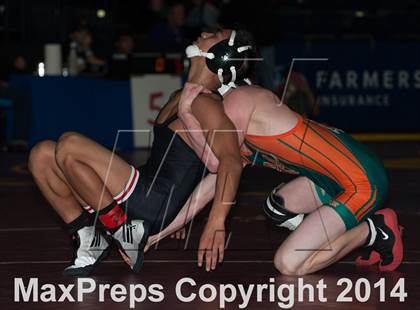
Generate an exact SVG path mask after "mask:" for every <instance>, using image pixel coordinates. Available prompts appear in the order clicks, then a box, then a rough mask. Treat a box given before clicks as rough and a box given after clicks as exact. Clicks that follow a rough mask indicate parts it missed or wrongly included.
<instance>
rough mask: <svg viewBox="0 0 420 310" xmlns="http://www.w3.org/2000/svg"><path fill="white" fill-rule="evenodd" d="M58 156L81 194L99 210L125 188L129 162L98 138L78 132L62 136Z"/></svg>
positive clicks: (61, 164)
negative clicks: (102, 143)
mask: <svg viewBox="0 0 420 310" xmlns="http://www.w3.org/2000/svg"><path fill="white" fill-rule="evenodd" d="M55 158H56V161H57V164H58V166H59V167H60V169H61V170H62V171H63V174H64V175H65V177H66V179H67V180H68V182H69V183H70V184H71V186H72V187H73V188H74V190H75V191H76V192H77V193H78V195H80V197H82V198H83V200H84V201H86V202H87V203H88V204H89V205H91V206H92V207H95V208H96V209H102V208H104V207H106V206H108V205H109V204H110V203H111V202H112V201H113V197H115V196H117V195H118V194H119V193H120V192H121V191H122V190H123V189H124V187H125V185H126V182H127V180H128V179H129V177H130V174H131V166H130V165H129V164H128V163H126V162H125V161H124V160H122V159H121V158H120V157H118V156H117V155H115V154H113V153H112V152H111V151H109V150H108V149H106V148H105V147H103V146H101V145H99V144H98V143H96V142H95V141H93V140H91V139H89V138H87V137H84V136H82V135H80V134H78V133H75V132H69V133H66V134H64V135H62V136H61V138H60V139H59V141H58V143H57V147H56V156H55ZM102 192H103V196H102V201H101V202H100V201H99V199H100V198H101V194H102ZM99 203H100V205H99Z"/></svg>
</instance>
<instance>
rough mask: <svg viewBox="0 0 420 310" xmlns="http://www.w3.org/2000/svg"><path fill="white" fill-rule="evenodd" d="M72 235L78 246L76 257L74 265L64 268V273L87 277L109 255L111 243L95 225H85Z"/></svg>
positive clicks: (76, 246) (65, 274)
mask: <svg viewBox="0 0 420 310" xmlns="http://www.w3.org/2000/svg"><path fill="white" fill-rule="evenodd" d="M72 237H73V241H74V242H75V248H76V252H75V259H74V261H73V265H71V266H69V267H67V268H66V269H64V271H63V275H64V276H72V277H87V276H88V275H90V274H91V273H92V272H93V270H94V269H95V267H96V266H97V265H98V264H99V263H100V262H101V261H102V260H103V259H104V258H105V257H106V256H107V255H108V252H109V243H108V241H107V239H106V238H105V237H104V236H103V235H102V233H100V232H99V231H96V229H95V227H94V226H85V227H83V228H81V229H79V230H78V231H77V232H76V233H75V234H74V235H73V236H72Z"/></svg>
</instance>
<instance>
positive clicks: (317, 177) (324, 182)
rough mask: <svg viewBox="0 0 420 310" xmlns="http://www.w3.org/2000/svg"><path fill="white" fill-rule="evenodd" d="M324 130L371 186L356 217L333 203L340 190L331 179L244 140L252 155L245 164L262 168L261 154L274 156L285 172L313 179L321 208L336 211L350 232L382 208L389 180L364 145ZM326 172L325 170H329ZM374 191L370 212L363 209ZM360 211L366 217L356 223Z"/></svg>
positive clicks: (346, 136) (376, 159) (340, 134)
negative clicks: (346, 154) (356, 163)
mask: <svg viewBox="0 0 420 310" xmlns="http://www.w3.org/2000/svg"><path fill="white" fill-rule="evenodd" d="M326 129H327V130H329V131H330V133H331V134H333V135H334V136H335V138H336V139H338V140H339V141H340V142H341V143H343V145H344V146H345V147H346V148H347V149H348V150H349V152H350V153H352V154H353V155H354V157H355V158H356V160H357V161H358V163H359V164H360V165H361V166H362V168H363V169H364V170H365V172H366V176H367V179H368V180H369V183H370V184H371V187H372V192H371V195H370V197H369V199H368V200H367V201H366V202H365V203H364V204H363V206H361V207H360V208H359V209H358V210H356V212H355V214H353V213H352V212H351V211H350V210H349V209H348V208H347V207H346V205H345V204H342V203H339V202H337V201H335V200H334V198H333V197H335V196H337V195H339V194H340V193H342V192H343V188H342V187H341V186H340V185H339V184H338V183H337V182H336V181H334V180H333V179H332V178H331V177H329V176H327V175H324V174H321V173H319V172H317V171H314V170H312V169H309V168H306V167H303V166H297V165H296V164H292V163H290V162H287V158H281V157H279V156H276V155H275V154H271V153H270V152H268V151H266V150H262V149H260V148H258V147H257V146H255V145H253V144H252V143H251V142H249V141H246V143H247V144H248V145H249V146H250V150H251V151H252V153H253V154H252V155H250V156H247V157H246V158H247V159H248V161H250V162H254V163H255V164H256V165H260V166H265V165H264V163H266V162H267V160H266V159H264V158H263V155H265V156H270V157H275V158H277V159H278V160H279V162H280V163H281V165H283V166H284V167H285V168H286V169H289V170H291V171H294V172H296V173H298V174H299V175H301V176H305V177H307V178H309V179H310V180H312V181H313V182H314V183H315V189H316V193H317V195H318V197H319V199H320V201H321V202H322V203H323V204H324V205H326V206H330V207H332V208H333V209H334V210H336V212H337V213H338V214H339V216H340V217H341V218H342V220H343V222H344V224H345V226H346V229H347V230H349V229H351V228H353V227H355V226H356V225H358V224H359V223H360V222H362V221H364V220H365V219H366V218H367V217H368V216H370V215H371V214H372V213H373V212H376V211H377V210H378V209H381V208H382V207H383V205H384V202H385V200H386V196H387V192H388V179H387V175H386V171H385V168H384V166H383V164H382V162H381V160H379V159H378V157H376V155H375V154H373V153H372V152H371V151H370V150H369V149H368V148H367V147H366V146H364V145H363V144H361V143H359V142H357V141H356V140H354V139H353V138H352V137H351V136H349V135H348V134H346V133H345V132H342V131H334V130H332V129H329V128H328V127H326ZM277 141H278V142H280V143H282V144H283V145H285V146H287V147H288V148H290V149H292V150H294V151H296V152H298V153H299V154H300V155H302V156H305V158H308V159H309V160H311V161H312V162H314V163H316V164H317V165H319V166H320V167H322V168H323V169H325V167H323V166H322V165H321V164H320V163H319V162H317V161H316V160H315V159H313V158H311V157H310V156H308V155H307V154H303V153H302V152H300V151H299V150H298V149H296V148H294V147H292V146H291V145H289V144H288V143H286V142H284V141H281V140H279V139H277ZM360 165H358V166H360ZM325 170H327V171H328V169H325ZM374 190H376V199H375V202H374V203H373V204H372V205H371V206H370V207H369V210H365V209H363V208H364V207H365V206H366V205H368V204H369V203H371V202H372V199H373V194H374ZM361 212H363V213H365V214H364V215H363V217H362V218H361V219H360V220H359V221H358V220H357V219H356V216H357V215H359V214H360V213H361Z"/></svg>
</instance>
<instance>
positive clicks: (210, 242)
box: [198, 221, 225, 271]
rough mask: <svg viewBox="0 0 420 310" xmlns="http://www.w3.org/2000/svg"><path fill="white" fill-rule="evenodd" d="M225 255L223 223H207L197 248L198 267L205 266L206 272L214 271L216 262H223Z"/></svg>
mask: <svg viewBox="0 0 420 310" xmlns="http://www.w3.org/2000/svg"><path fill="white" fill-rule="evenodd" d="M224 253H225V223H224V221H208V222H207V224H206V227H205V228H204V231H203V233H202V234H201V238H200V246H199V248H198V267H201V266H202V265H203V261H205V264H206V270H207V271H210V269H211V270H214V269H216V265H217V262H219V263H221V262H222V261H223V256H224Z"/></svg>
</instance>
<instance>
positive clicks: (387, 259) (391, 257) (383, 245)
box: [367, 209, 403, 271]
mask: <svg viewBox="0 0 420 310" xmlns="http://www.w3.org/2000/svg"><path fill="white" fill-rule="evenodd" d="M367 221H368V223H369V229H370V232H371V236H372V235H373V238H372V239H373V240H374V241H373V244H372V248H373V249H374V250H375V251H376V252H378V253H379V256H380V260H381V262H380V265H379V270H381V271H393V270H395V269H397V268H398V266H399V265H400V264H401V262H402V259H403V243H402V239H401V231H402V230H401V231H400V228H399V225H398V218H397V214H396V213H395V211H394V210H392V209H383V210H380V211H378V212H376V213H375V215H374V216H372V217H371V218H369V219H367Z"/></svg>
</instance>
